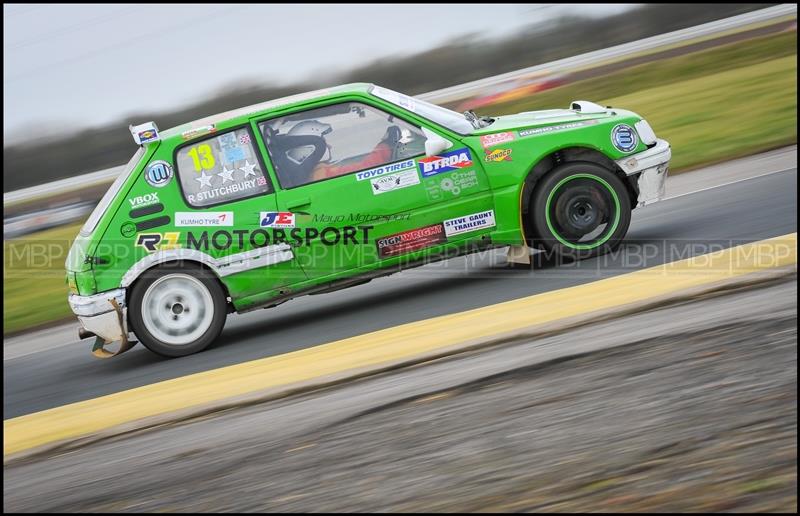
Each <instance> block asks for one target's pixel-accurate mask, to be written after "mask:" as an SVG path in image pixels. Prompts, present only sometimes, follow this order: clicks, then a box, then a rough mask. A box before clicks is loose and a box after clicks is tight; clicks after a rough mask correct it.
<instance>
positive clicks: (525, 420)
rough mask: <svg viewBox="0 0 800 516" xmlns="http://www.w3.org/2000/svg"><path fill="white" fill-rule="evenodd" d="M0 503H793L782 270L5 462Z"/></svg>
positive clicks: (196, 506)
mask: <svg viewBox="0 0 800 516" xmlns="http://www.w3.org/2000/svg"><path fill="white" fill-rule="evenodd" d="M3 491H4V492H3V495H4V497H3V498H4V502H3V507H4V510H5V511H25V512H31V511H32V512H44V511H58V512H62V511H66V512H81V511H86V512H96V511H110V512H129V511H130V512H139V511H142V512H145V511H148V512H149V511H168V512H184V511H198V512H209V511H244V512H255V511H270V512H281V511H286V512H299V511H310V512H317V511H334V512H361V511H378V512H381V511H392V512H399V511H409V512H410V511H420V512H424V511H427V510H430V511H434V512H442V511H448V512H462V511H463V512H479V511H588V510H592V511H603V512H614V511H659V512H664V511H712V512H713V511H736V512H740V511H757V512H758V511H770V512H778V511H782V512H796V511H797V278H796V275H794V276H790V277H788V278H784V279H783V280H782V281H780V282H773V283H771V284H769V285H766V286H764V285H762V286H761V287H759V288H749V289H739V290H735V291H732V292H728V293H725V294H722V295H720V294H717V295H714V296H706V297H704V298H702V299H700V300H695V301H693V302H682V303H678V304H673V305H670V306H665V307H661V308H659V309H654V310H650V311H647V312H642V313H637V314H633V315H629V316H626V317H622V318H619V319H616V320H611V321H606V322H603V323H595V324H591V325H587V326H584V327H582V328H577V329H573V330H570V331H566V332H562V333H560V334H555V335H551V336H548V337H543V338H540V339H536V340H535V341H532V342H530V341H528V342H519V343H513V344H507V345H503V346H498V347H495V348H492V349H489V350H484V351H481V352H474V353H470V354H465V355H459V356H458V357H454V358H450V359H443V360H439V361H435V362H431V363H427V364H423V365H419V366H416V367H411V368H406V369H401V370H398V371H394V372H390V373H385V374H381V375H378V376H374V377H370V378H367V379H363V380H360V381H356V382H350V383H347V384H343V385H341V386H339V387H336V388H330V389H327V390H322V391H317V392H314V393H309V394H306V395H303V396H296V397H293V398H286V399H284V400H280V401H275V402H270V403H264V404H258V405H252V406H248V407H243V408H238V409H231V410H228V411H226V412H223V413H220V414H215V415H212V416H206V417H203V418H200V419H197V420H194V421H190V422H184V423H181V424H174V425H169V426H165V427H162V428H161V429H157V430H152V431H147V432H140V433H135V434H132V435H129V436H123V437H117V438H114V439H111V440H109V441H106V442H100V443H95V444H92V445H89V446H86V447H84V448H79V449H76V450H72V451H69V452H66V453H62V454H60V455H51V456H49V457H45V458H39V459H35V460H31V461H28V462H23V463H19V464H16V465H11V466H7V467H4V482H3Z"/></svg>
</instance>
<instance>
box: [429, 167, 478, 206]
mask: <svg viewBox="0 0 800 516" xmlns="http://www.w3.org/2000/svg"><path fill="white" fill-rule="evenodd" d="M476 186H478V174H477V172H475V171H474V170H466V171H461V170H459V171H457V172H452V173H450V174H448V175H447V177H445V178H443V179H440V178H438V177H434V178H431V179H426V180H425V191H426V192H427V194H428V199H429V200H431V201H440V200H442V199H444V198H446V197H447V198H452V197H457V196H459V195H461V192H462V190H469V189H470V188H475V187H476Z"/></svg>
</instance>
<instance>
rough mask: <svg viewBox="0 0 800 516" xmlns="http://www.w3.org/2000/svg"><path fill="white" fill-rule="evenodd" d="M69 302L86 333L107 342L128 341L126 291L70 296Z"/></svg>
mask: <svg viewBox="0 0 800 516" xmlns="http://www.w3.org/2000/svg"><path fill="white" fill-rule="evenodd" d="M68 300H69V306H70V308H71V309H72V313H74V314H75V315H77V316H78V320H79V321H80V323H81V326H83V328H84V329H85V330H86V331H88V332H91V333H94V334H95V335H97V336H98V337H100V338H101V339H103V340H104V341H105V342H114V341H117V340H127V337H128V329H127V328H125V327H123V326H125V325H126V323H125V321H126V320H127V318H126V315H127V314H126V312H127V308H126V307H125V289H116V290H109V291H108V292H101V293H99V294H95V295H93V296H79V295H76V294H70V295H69V298H68ZM112 301H113V302H112ZM115 305H116V306H115Z"/></svg>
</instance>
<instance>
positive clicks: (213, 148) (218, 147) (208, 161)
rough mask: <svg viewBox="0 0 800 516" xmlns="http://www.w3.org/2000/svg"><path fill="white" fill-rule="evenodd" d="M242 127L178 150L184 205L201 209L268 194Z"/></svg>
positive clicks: (250, 140) (264, 178) (244, 128)
mask: <svg viewBox="0 0 800 516" xmlns="http://www.w3.org/2000/svg"><path fill="white" fill-rule="evenodd" d="M256 152H257V151H256V149H255V145H254V143H253V140H252V138H251V136H250V131H248V130H247V128H246V127H243V128H241V129H236V130H233V131H228V132H226V133H223V134H219V135H217V136H213V137H211V138H206V139H203V140H198V141H196V142H192V144H191V145H186V146H184V147H181V148H180V150H179V151H178V155H177V160H176V161H177V165H178V177H179V179H180V182H181V189H182V190H183V196H184V198H185V199H186V202H188V203H189V205H190V206H194V207H196V208H203V207H206V206H212V205H215V204H222V203H227V202H231V201H237V200H239V199H244V198H246V197H253V196H255V195H259V194H263V193H268V192H270V191H271V190H272V188H271V185H270V183H269V180H268V179H267V178H266V177H265V174H264V169H263V167H262V166H261V160H260V159H258V156H257V154H256Z"/></svg>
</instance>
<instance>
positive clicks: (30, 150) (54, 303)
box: [3, 4, 797, 335]
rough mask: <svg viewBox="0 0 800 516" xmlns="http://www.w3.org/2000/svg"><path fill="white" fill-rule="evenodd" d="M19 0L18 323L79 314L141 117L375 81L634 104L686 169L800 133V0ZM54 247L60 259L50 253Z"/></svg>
mask: <svg viewBox="0 0 800 516" xmlns="http://www.w3.org/2000/svg"><path fill="white" fill-rule="evenodd" d="M3 14H4V16H3V26H4V35H3V48H4V50H3V54H4V64H3V84H4V91H3V106H4V114H3V122H4V124H3V125H4V129H3V197H4V198H3V215H4V221H3V225H4V251H5V253H4V279H5V281H4V286H3V291H4V295H5V299H6V305H5V309H4V313H3V322H4V326H3V332H4V335H9V334H13V333H19V332H21V331H25V330H27V329H31V328H35V327H40V326H42V325H47V324H51V323H53V322H57V321H63V320H64V319H65V318H70V312H69V307H68V306H67V303H66V302H65V298H66V296H65V294H66V286H65V284H64V274H63V264H64V259H65V257H66V253H67V249H68V248H69V245H70V243H71V240H72V239H73V238H74V237H75V235H76V234H77V232H78V228H79V227H80V224H81V223H82V222H83V220H84V219H85V218H86V217H88V214H89V213H90V212H91V210H92V209H93V207H94V205H95V204H96V202H97V201H98V200H99V199H100V197H101V196H102V194H103V193H104V192H105V190H106V189H107V188H108V186H109V184H110V183H111V182H112V181H113V180H114V178H115V177H116V174H117V173H118V172H119V170H120V168H119V167H120V165H122V164H124V163H125V162H126V161H127V160H128V159H129V158H130V156H131V155H132V154H133V152H134V151H135V150H136V145H135V143H134V142H133V139H132V138H131V135H130V133H129V131H128V126H129V124H138V123H143V122H145V121H149V120H153V121H155V122H156V123H157V125H158V127H159V128H160V129H162V130H163V129H167V128H169V127H172V126H176V125H179V124H182V123H185V122H188V121H191V120H194V119H198V118H201V117H204V116H207V115H211V114H214V113H218V112H222V111H226V110H229V109H234V108H238V107H241V106H245V105H249V104H253V103H257V102H262V101H264V100H268V99H272V98H278V97H282V96H286V95H290V94H294V93H299V92H303V91H308V90H312V89H317V88H321V87H325V86H330V85H335V84H341V83H347V82H373V83H376V84H380V85H383V86H386V87H389V88H392V89H395V90H398V91H401V92H404V93H407V94H409V95H415V96H419V97H421V98H424V99H426V100H430V101H432V102H435V103H438V104H441V105H444V106H446V107H449V108H452V109H455V110H458V111H463V110H465V109H474V110H475V111H476V112H477V113H478V114H479V115H484V114H487V115H502V114H506V113H511V112H520V111H528V110H534V109H548V108H555V107H566V106H568V103H569V102H570V101H571V100H576V99H585V100H591V101H594V102H598V103H601V104H603V105H612V106H624V107H625V108H626V109H630V110H633V111H636V112H638V113H640V114H642V115H643V116H645V117H646V118H647V119H648V121H649V122H650V123H651V125H652V126H653V127H654V128H655V130H656V132H657V134H658V135H659V136H660V137H663V138H665V139H667V140H668V141H669V142H670V143H671V144H672V146H673V161H672V165H671V174H676V173H683V172H686V171H690V170H692V169H695V168H698V167H700V166H703V165H707V164H710V163H714V162H719V161H723V160H729V159H733V158H736V157H740V156H745V155H749V154H754V153H757V152H761V151H764V150H769V149H772V148H777V147H781V146H785V145H789V144H792V143H795V142H796V141H797V126H796V110H797V74H796V72H797V33H796V28H797V25H796V5H787V4H681V5H668V4H649V5H644V4H584V5H582V4H567V5H564V4H533V5H522V4H497V5H495V4H491V5H486V4H483V5H481V4H475V5H463V6H459V7H458V9H455V8H454V6H452V5H436V4H431V5H413V6H393V5H313V6H304V5H236V4H224V5H222V4H201V5H191V6H184V5H170V4H162V5H131V4H114V5H22V4H17V5H14V4H4V6H3ZM287 20H292V21H297V20H300V24H301V25H302V27H301V29H300V30H298V29H297V23H286V21H287ZM675 31H678V32H675ZM37 245H38V246H40V247H41V246H45V247H46V249H47V252H46V253H44V254H45V255H46V261H45V262H43V263H41V264H32V263H31V258H30V256H27V255H26V253H28V252H31V250H35V249H36V246H37ZM37 256H42V253H39V254H38V255H37ZM32 266H33V267H35V268H36V270H37V271H38V272H37V274H36V275H35V276H33V277H32V275H31V274H30V270H31V267H32ZM32 303H35V304H36V306H39V307H41V309H40V310H36V311H35V312H33V311H31V310H30V309H28V308H26V307H30V306H32Z"/></svg>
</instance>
